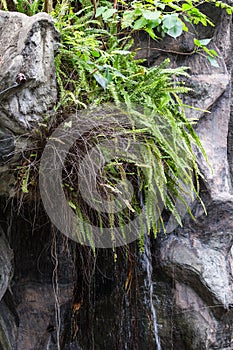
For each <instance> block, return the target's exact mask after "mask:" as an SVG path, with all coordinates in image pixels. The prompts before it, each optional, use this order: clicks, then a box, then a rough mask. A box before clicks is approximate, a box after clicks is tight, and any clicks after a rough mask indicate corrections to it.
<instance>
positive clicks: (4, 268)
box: [0, 228, 13, 300]
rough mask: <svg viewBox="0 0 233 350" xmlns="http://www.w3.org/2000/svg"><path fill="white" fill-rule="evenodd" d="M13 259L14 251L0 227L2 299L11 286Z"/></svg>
mask: <svg viewBox="0 0 233 350" xmlns="http://www.w3.org/2000/svg"><path fill="white" fill-rule="evenodd" d="M12 259H13V252H12V250H11V249H10V247H9V244H8V242H7V240H6V238H5V236H4V233H3V231H2V229H1V228H0V300H1V299H2V297H3V296H4V294H5V292H6V290H7V288H8V287H9V284H10V281H11V278H12V276H13V267H12Z"/></svg>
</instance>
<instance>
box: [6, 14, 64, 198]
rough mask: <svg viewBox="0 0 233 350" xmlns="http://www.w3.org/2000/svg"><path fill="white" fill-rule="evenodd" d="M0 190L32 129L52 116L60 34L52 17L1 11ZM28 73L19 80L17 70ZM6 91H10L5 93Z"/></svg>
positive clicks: (27, 141) (9, 180)
mask: <svg viewBox="0 0 233 350" xmlns="http://www.w3.org/2000/svg"><path fill="white" fill-rule="evenodd" d="M0 27H1V29H0V44H1V48H4V50H2V51H1V54H0V106H1V108H0V164H1V166H0V180H1V184H2V186H1V189H0V194H7V193H9V191H11V187H12V182H13V181H14V179H12V178H10V177H9V176H8V177H6V176H5V173H6V172H8V169H9V166H8V165H9V160H11V163H12V162H13V161H15V160H17V159H18V158H19V157H20V156H21V154H22V152H24V151H25V150H26V149H27V147H29V144H30V137H31V136H30V133H31V132H32V130H33V129H34V128H38V127H39V125H40V123H44V122H45V120H48V119H49V117H50V116H51V113H52V110H53V107H54V104H55V102H56V96H57V88H56V78H55V67H54V55H55V53H56V50H57V48H58V39H59V35H58V33H57V32H56V30H55V29H54V26H53V24H52V21H51V18H50V17H49V16H48V15H47V14H45V13H41V14H38V15H36V16H33V17H28V16H26V15H23V14H21V13H16V12H4V11H0ZM19 73H22V74H24V75H25V77H26V82H25V83H23V84H19V85H17V84H15V82H16V80H17V75H18V74H19ZM3 91H5V92H3Z"/></svg>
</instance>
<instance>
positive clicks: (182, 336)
mask: <svg viewBox="0 0 233 350" xmlns="http://www.w3.org/2000/svg"><path fill="white" fill-rule="evenodd" d="M204 10H205V11H207V13H208V14H211V16H212V17H213V20H214V21H215V22H216V23H217V26H216V28H214V29H213V28H202V27H200V28H198V31H199V33H198V36H199V38H207V37H208V38H209V37H213V39H212V41H211V44H210V46H211V48H213V49H215V50H216V51H217V52H218V53H219V58H218V59H217V61H218V65H219V66H218V67H213V66H211V65H210V64H209V62H208V61H207V60H206V58H204V57H203V56H201V55H198V54H194V53H193V49H194V48H193V44H192V43H193V34H185V35H184V36H182V37H181V38H179V39H178V40H172V39H168V38H166V39H165V40H164V41H163V42H161V43H158V42H152V41H151V40H150V39H149V38H148V37H147V36H146V35H144V34H140V35H139V36H137V37H136V38H135V42H136V45H137V46H138V47H140V48H141V50H139V51H138V57H146V58H147V60H148V64H150V65H153V64H158V63H160V62H162V61H163V59H164V58H167V57H169V58H170V60H171V66H177V65H178V66H180V65H185V66H188V67H190V68H189V69H190V73H191V78H190V79H189V80H188V81H187V82H186V83H187V84H188V85H190V86H191V87H192V88H193V92H192V93H190V94H189V95H188V96H187V97H186V100H185V103H187V104H189V105H192V106H194V107H198V108H201V109H205V110H208V111H209V112H211V113H208V112H203V111H200V110H196V109H193V110H192V109H191V110H190V109H188V111H187V113H188V115H189V116H190V117H195V118H197V119H198V124H197V132H198V134H199V135H200V138H201V141H202V143H203V146H204V148H205V150H206V153H207V155H208V158H209V163H210V164H209V165H208V164H206V162H205V161H204V160H203V159H202V158H201V156H199V165H200V168H201V170H202V172H203V174H204V179H203V181H202V183H201V195H202V198H203V201H204V202H205V204H206V209H207V212H208V215H205V213H204V212H203V209H202V207H201V206H200V205H198V204H197V203H194V205H193V213H194V216H195V217H196V220H195V221H192V220H190V219H189V218H185V219H184V225H183V228H179V229H177V230H176V231H175V232H172V233H171V234H169V235H168V236H163V235H160V236H159V237H158V239H157V240H156V241H154V242H153V243H152V246H151V251H152V257H153V268H154V270H153V292H154V294H153V302H154V305H155V308H156V312H157V321H158V329H159V336H160V338H161V346H162V349H163V350H168V349H169V350H170V349H173V350H181V349H182V350H185V349H187V350H207V349H208V350H211V349H218V350H231V349H232V348H233V322H232V320H233V248H232V247H233V235H232V232H233V197H232V183H233V180H232V179H233V177H232V169H233V168H232V164H233V114H232V112H231V111H232V106H231V94H232V92H231V91H232V89H231V85H232V78H231V75H232V54H231V53H232V38H233V37H232V23H231V17H230V16H227V15H226V14H224V13H222V12H221V10H220V9H216V8H215V7H213V6H211V5H209V6H207V7H205V9H204ZM0 23H1V29H0V43H1V47H2V48H3V47H4V51H3V50H2V52H1V56H0V58H1V60H0V90H1V91H3V90H6V91H5V92H4V93H2V94H1V93H0V106H1V107H0V181H1V184H0V195H1V198H0V213H1V225H2V228H3V230H2V229H1V231H0V300H1V302H0V349H3V350H8V349H17V350H21V349H22V350H25V349H26V350H35V349H36V350H40V349H41V350H42V349H57V348H58V344H57V340H58V338H60V343H61V348H62V349H81V348H82V349H84V350H89V349H93V348H94V349H110V348H111V349H117V350H119V349H133V350H136V349H140V350H142V349H145V350H148V349H154V348H155V345H154V344H155V343H154V338H153V332H152V330H151V323H152V321H151V319H150V317H149V316H148V315H149V314H148V310H147V305H146V303H145V300H146V299H148V298H146V292H145V288H146V285H145V278H146V276H145V269H144V267H143V256H142V255H141V254H140V253H139V252H138V248H137V244H132V245H131V248H130V251H131V252H133V254H132V256H131V255H129V256H128V257H127V259H125V255H124V254H123V255H122V253H121V252H120V251H119V256H118V261H117V262H116V263H114V255H113V253H112V251H111V252H110V251H108V250H106V251H101V252H99V253H98V256H97V257H93V256H92V254H91V253H90V251H89V250H88V249H84V248H83V247H79V248H77V245H76V244H74V243H73V242H69V241H68V240H67V239H66V238H64V237H63V238H62V236H60V235H59V234H58V233H57V232H56V231H55V230H54V228H52V226H51V225H50V223H49V222H48V220H47V217H46V215H45V213H44V212H43V209H41V208H40V205H39V204H38V202H37V203H35V202H31V203H30V202H29V203H28V204H26V205H25V206H24V207H23V208H21V209H20V210H19V208H18V207H19V202H18V201H12V202H10V204H9V201H8V198H9V196H13V195H14V191H13V189H14V182H15V179H14V177H11V176H9V169H10V168H11V167H12V166H14V164H17V161H18V160H19V159H21V158H22V157H23V156H24V151H25V149H26V148H28V147H30V144H31V142H32V139H33V137H34V136H33V135H35V130H36V129H37V127H38V126H39V125H40V123H44V122H46V120H48V119H49V118H50V117H51V115H52V109H53V106H54V104H55V102H56V94H57V91H56V79H55V67H54V55H55V53H56V50H57V47H58V39H59V36H58V34H57V32H56V31H55V29H54V27H53V24H52V23H51V20H50V18H49V16H47V15H46V14H39V15H36V16H34V17H31V18H28V17H27V16H24V15H22V14H19V13H6V12H1V11H0ZM148 48H149V49H148ZM18 73H23V74H24V75H25V77H26V81H25V82H24V83H23V84H18V85H17V84H14V83H15V80H16V77H17V75H18ZM8 88H10V89H9V90H8ZM3 232H5V233H3ZM10 247H11V248H10ZM13 252H14V261H13ZM84 267H85V268H84ZM13 271H14V272H13ZM126 281H127V284H126ZM130 281H131V282H130ZM129 282H130V283H131V284H130V288H129V287H128V285H129ZM60 320H61V322H60Z"/></svg>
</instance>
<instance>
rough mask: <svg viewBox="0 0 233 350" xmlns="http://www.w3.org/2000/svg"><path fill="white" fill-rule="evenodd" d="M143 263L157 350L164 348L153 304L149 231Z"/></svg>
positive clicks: (145, 241)
mask: <svg viewBox="0 0 233 350" xmlns="http://www.w3.org/2000/svg"><path fill="white" fill-rule="evenodd" d="M143 263H144V265H145V270H146V273H147V280H146V281H145V286H146V288H147V290H148V296H146V298H147V300H146V301H147V303H148V302H149V305H150V310H151V317H152V322H153V328H154V336H155V342H156V347H157V350H162V348H161V344H160V338H159V334H158V324H157V317H156V310H155V307H154V304H153V284H152V257H151V250H150V240H149V236H148V234H147V232H145V238H144V253H143ZM148 299H149V300H148Z"/></svg>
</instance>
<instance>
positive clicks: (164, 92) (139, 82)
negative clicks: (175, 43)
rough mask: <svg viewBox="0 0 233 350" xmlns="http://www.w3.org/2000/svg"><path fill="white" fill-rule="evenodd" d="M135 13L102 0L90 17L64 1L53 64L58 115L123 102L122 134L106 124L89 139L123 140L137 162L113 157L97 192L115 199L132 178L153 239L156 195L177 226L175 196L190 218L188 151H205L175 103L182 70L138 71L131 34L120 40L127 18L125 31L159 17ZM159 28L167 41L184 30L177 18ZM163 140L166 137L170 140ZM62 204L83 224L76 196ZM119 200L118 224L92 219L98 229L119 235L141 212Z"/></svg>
mask: <svg viewBox="0 0 233 350" xmlns="http://www.w3.org/2000/svg"><path fill="white" fill-rule="evenodd" d="M100 5H101V4H100ZM136 9H138V7H136V8H134V9H133V10H132V11H131V10H129V9H128V10H125V11H123V13H121V12H120V11H117V10H116V9H114V8H113V7H112V5H111V4H110V3H109V2H105V3H104V4H103V6H99V7H98V8H97V11H96V14H95V16H93V11H92V7H88V8H85V7H84V8H83V9H81V10H80V11H79V12H77V13H75V12H74V10H73V8H72V7H71V6H70V5H69V3H68V2H62V3H60V4H59V5H57V6H56V7H55V9H54V12H53V13H52V15H53V17H54V19H55V25H56V27H57V29H58V30H59V32H60V33H61V38H62V44H61V48H60V53H59V55H58V56H57V58H56V67H57V77H58V83H59V86H60V98H59V103H58V105H57V109H60V110H63V111H64V110H68V111H70V110H76V109H77V108H78V109H82V108H87V107H89V106H92V107H94V106H95V107H97V106H102V105H103V104H105V103H108V102H114V103H115V104H116V105H117V106H118V107H119V108H121V106H122V103H123V104H124V105H125V106H126V110H127V111H128V112H129V113H130V115H131V116H132V125H131V126H130V127H129V128H123V130H119V129H118V128H115V129H114V128H113V129H112V128H111V125H109V129H108V130H107V131H106V130H105V129H104V130H101V131H98V132H99V135H100V136H98V135H94V136H93V135H92V136H93V138H94V140H95V142H97V143H98V142H101V140H102V137H103V135H104V137H107V136H110V138H111V139H113V140H114V139H115V138H116V137H117V136H119V135H121V136H124V137H127V138H128V140H131V141H135V142H137V143H138V144H140V149H139V152H140V154H141V156H142V161H140V163H138V160H137V159H134V158H132V159H130V158H128V159H126V158H125V157H124V156H122V157H119V158H116V159H114V160H113V161H112V162H111V163H110V164H108V165H107V166H106V167H105V168H104V169H103V172H101V180H100V182H99V186H100V187H101V189H102V190H103V188H104V189H105V191H107V192H110V194H108V195H109V196H110V197H111V196H112V195H114V194H115V195H116V194H118V195H120V194H119V193H118V192H117V191H118V190H117V189H116V184H117V183H118V182H119V181H121V180H123V178H127V176H131V177H132V174H133V176H134V178H135V179H137V180H134V181H137V182H138V183H140V188H141V191H142V192H143V196H144V205H145V213H146V225H147V228H148V230H150V229H152V228H153V230H154V232H155V233H156V232H157V230H158V227H157V225H158V223H157V218H158V210H159V207H158V206H157V205H156V203H157V202H158V195H159V196H160V198H161V200H162V203H163V206H164V207H165V208H166V209H167V210H168V211H169V212H170V213H172V214H173V215H174V217H175V218H176V219H177V221H178V222H179V223H180V224H181V219H180V217H179V213H178V212H177V210H176V207H175V202H176V200H177V198H180V199H181V200H182V201H183V202H184V204H185V205H186V207H187V211H189V212H190V209H189V206H188V203H187V202H186V199H185V198H186V197H185V196H186V195H187V192H188V193H189V194H190V196H191V197H192V198H193V196H194V193H196V195H198V189H197V188H195V186H194V181H193V174H195V175H194V177H195V179H198V176H199V175H200V174H199V170H198V167H197V163H196V156H195V154H194V152H193V149H192V146H193V144H195V145H196V146H197V147H198V148H200V149H201V151H202V152H203V153H204V150H203V148H202V146H201V144H200V141H199V139H198V137H197V135H196V134H195V132H194V130H193V127H192V121H190V120H188V119H187V118H186V117H185V115H184V111H183V108H182V102H181V100H180V98H179V94H181V93H185V92H188V91H189V89H188V88H187V87H185V85H184V83H182V82H178V81H176V83H175V82H174V77H175V76H187V73H186V70H185V68H177V69H171V68H168V65H169V61H168V60H167V61H165V62H164V63H163V64H162V65H160V66H159V67H151V68H147V67H145V65H144V62H143V60H136V59H135V52H133V51H132V49H131V48H132V44H133V41H132V36H131V35H130V32H129V35H128V36H126V35H122V34H121V33H122V30H124V29H125V28H126V22H125V21H126V18H127V20H128V23H130V21H132V23H131V24H130V25H128V27H129V26H131V25H132V27H134V28H132V29H133V30H135V26H136V28H137V29H140V25H139V22H138V21H142V19H141V18H142V17H143V18H144V20H145V21H156V18H157V20H158V18H159V17H156V16H157V15H158V13H156V14H155V13H154V12H152V11H151V10H150V8H148V9H147V8H145V10H143V11H142V16H141V17H139V15H138V17H139V18H138V17H137V16H136V15H135V10H136ZM136 13H139V11H138V12H136ZM119 16H121V18H122V21H120V19H119V18H120V17H119ZM127 16H128V17H127ZM159 21H160V20H159ZM119 23H120V24H121V25H120V27H119ZM147 23H149V22H147ZM153 23H154V24H155V22H153ZM160 23H161V28H162V30H163V32H164V33H165V32H166V33H167V34H169V33H170V34H172V36H177V35H178V34H180V31H181V27H182V26H183V25H182V26H181V20H180V19H179V17H178V15H177V14H171V15H168V14H165V15H164V16H163V18H162V19H161V21H160ZM152 27H153V26H152ZM152 27H151V28H152ZM182 28H183V27H182ZM152 29H153V28H152ZM146 31H148V28H146ZM139 106H140V107H139ZM138 107H139V108H138ZM139 110H140V112H139ZM106 116H108V113H107V112H106ZM134 118H136V119H135V120H134ZM133 125H134V127H133ZM137 125H140V127H138V126H137ZM167 135H170V138H169V142H168V140H167V138H166V137H167ZM92 143H93V139H88V144H92ZM74 153H75V154H77V153H78V152H74ZM129 157H130V156H129ZM79 161H80V160H79V158H78V157H77V156H76V158H74V159H73V160H72V162H71V163H70V164H69V169H72V164H76V163H78V162H79ZM126 161H127V164H130V166H129V168H128V167H126V165H125V162H126ZM129 169H130V170H129ZM128 172H130V173H131V175H129V173H128ZM71 173H75V171H71ZM66 180H67V179H66ZM181 180H182V181H181ZM69 181H70V183H69V184H68V185H66V188H68V187H70V188H71V187H73V186H74V184H75V180H74V179H73V178H72V176H71V178H70V179H69ZM184 184H185V189H184ZM197 184H198V181H197ZM69 196H70V197H69ZM120 197H121V196H120ZM68 198H71V199H69V204H70V206H71V207H72V209H73V210H75V211H76V213H77V215H79V216H81V217H82V218H83V220H84V222H85V220H86V221H89V220H90V213H89V212H88V211H87V212H86V211H85V210H86V208H85V205H84V206H83V204H82V201H80V196H78V197H77V196H76V195H74V192H73V191H68ZM93 201H94V198H93ZM121 201H123V202H124V203H125V205H126V209H125V210H124V211H123V212H122V213H120V214H118V216H117V218H116V217H114V215H113V216H112V214H109V215H107V217H102V215H101V214H100V213H97V214H96V215H97V218H96V220H97V221H98V226H99V227H106V226H108V225H110V227H111V224H112V225H113V224H114V222H116V221H117V222H118V224H119V225H120V227H121V228H122V232H124V224H125V222H127V220H128V218H129V217H131V216H132V215H136V214H135V213H138V212H140V210H141V208H140V203H139V199H138V198H137V197H134V198H133V199H132V202H131V203H128V202H127V200H126V199H124V198H121ZM190 214H191V212H190ZM92 215H93V213H92V214H91V216H92ZM161 218H162V217H161V216H160V219H161ZM161 224H162V222H161ZM144 225H145V222H142V227H143V226H144ZM79 229H80V231H81V232H82V235H83V236H85V234H86V235H87V236H88V237H89V239H90V240H91V234H90V232H87V231H88V226H87V225H86V226H85V224H83V222H82V224H81V226H79ZM113 240H114V238H113Z"/></svg>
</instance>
